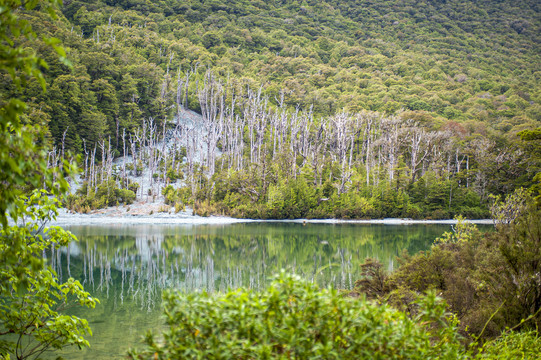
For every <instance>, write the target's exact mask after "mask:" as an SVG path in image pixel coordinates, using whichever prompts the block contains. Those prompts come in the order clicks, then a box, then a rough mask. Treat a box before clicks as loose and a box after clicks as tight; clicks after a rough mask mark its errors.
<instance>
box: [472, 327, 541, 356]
mask: <svg viewBox="0 0 541 360" xmlns="http://www.w3.org/2000/svg"><path fill="white" fill-rule="evenodd" d="M539 349H541V338H539V334H538V333H537V332H535V331H525V332H510V333H506V334H504V335H502V336H500V337H499V338H497V339H496V340H493V341H489V342H487V343H485V345H484V346H483V349H482V352H481V353H480V354H478V355H477V357H476V359H536V358H538V356H539Z"/></svg>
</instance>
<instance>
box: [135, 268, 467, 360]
mask: <svg viewBox="0 0 541 360" xmlns="http://www.w3.org/2000/svg"><path fill="white" fill-rule="evenodd" d="M164 304H165V310H164V311H165V315H166V319H167V325H168V329H167V330H166V331H165V333H164V334H163V336H160V337H155V336H154V335H151V334H149V335H148V336H147V338H146V348H145V349H144V350H143V351H139V352H138V351H132V352H131V353H130V356H131V358H133V359H148V358H153V359H156V358H159V359H270V358H273V359H315V358H318V359H397V358H401V359H403V358H408V359H431V358H432V359H435V358H438V359H459V358H463V357H464V353H463V352H462V346H461V344H460V342H459V340H458V335H457V329H456V320H454V318H448V317H447V314H446V312H445V305H444V304H443V303H441V302H439V300H438V299H437V298H436V296H434V295H428V296H426V297H424V298H422V299H421V301H420V302H419V303H418V306H419V309H420V310H419V312H418V316H417V317H416V318H414V319H410V318H408V316H406V314H405V313H403V312H400V311H397V310H394V309H392V308H390V307H388V306H378V305H376V304H374V303H372V302H369V301H364V300H363V301H359V300H358V299H351V298H344V297H343V296H341V295H340V294H338V293H337V291H335V290H320V289H319V288H317V287H316V286H314V285H312V284H308V283H305V282H303V281H300V280H299V279H298V278H297V277H295V276H290V275H285V274H282V275H280V276H279V277H277V278H276V279H275V280H274V281H273V282H272V284H271V285H270V286H269V287H268V288H267V289H266V290H265V291H262V292H253V291H250V290H243V289H240V290H235V291H231V292H229V293H227V294H220V295H210V294H207V293H189V294H182V293H178V292H173V291H171V292H169V293H167V294H166V295H165V296H164ZM158 339H160V340H158Z"/></svg>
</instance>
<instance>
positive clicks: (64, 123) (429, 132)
mask: <svg viewBox="0 0 541 360" xmlns="http://www.w3.org/2000/svg"><path fill="white" fill-rule="evenodd" d="M22 16H24V17H25V18H26V19H28V20H29V21H30V23H31V24H32V25H33V26H34V29H35V30H37V31H38V33H43V34H48V35H54V36H55V37H56V38H58V39H60V40H61V42H62V44H63V45H64V47H65V49H66V52H67V55H66V57H67V59H68V60H69V62H71V65H72V66H71V67H68V66H66V65H65V64H62V62H61V61H59V60H58V59H56V58H55V57H54V54H53V50H51V49H50V48H49V47H47V46H45V44H44V45H43V46H42V47H39V48H38V49H37V51H38V52H39V54H40V55H41V56H43V57H44V59H45V60H46V61H47V62H48V64H49V66H48V68H44V69H43V73H44V77H45V80H46V82H47V85H48V89H49V90H48V92H47V93H45V94H43V93H42V92H41V91H40V87H39V84H38V83H37V82H35V81H34V82H33V81H30V82H29V83H28V86H26V87H25V88H24V89H23V90H18V89H17V88H15V87H13V86H12V85H11V83H10V82H9V78H8V77H4V79H5V80H4V81H2V90H1V91H2V93H3V94H4V96H14V95H17V96H22V97H24V99H26V100H27V102H28V104H29V106H30V108H31V111H29V112H28V115H27V121H29V122H31V123H41V124H47V127H48V129H49V139H50V142H51V144H52V145H53V146H54V148H52V150H51V153H50V163H51V165H56V164H58V161H59V159H61V158H63V157H66V156H67V153H68V151H69V152H70V153H71V154H72V155H73V154H81V155H82V156H81V158H80V160H79V165H80V167H81V169H82V170H83V177H82V181H83V182H84V186H83V187H82V188H81V189H79V192H78V195H77V196H74V197H72V198H71V199H70V200H69V201H68V204H67V205H68V207H70V208H71V209H73V210H76V211H82V212H86V211H89V210H90V209H93V208H100V207H104V206H111V205H116V204H119V203H129V202H131V201H133V200H134V199H135V198H136V197H137V198H140V199H143V198H146V199H156V197H160V196H162V195H163V196H165V198H166V202H167V203H168V204H170V206H171V207H170V210H169V211H173V208H174V209H176V211H179V210H180V209H183V208H184V206H186V205H188V206H192V207H193V208H194V210H195V212H196V213H198V214H201V215H208V214H213V213H214V214H226V215H231V216H237V217H253V218H299V217H311V218H321V217H339V218H374V217H411V218H427V217H429V218H449V217H453V216H455V215H457V214H463V215H465V216H467V217H470V218H480V217H486V216H488V207H487V204H489V202H490V199H489V195H491V194H494V195H502V194H506V193H509V192H511V191H512V190H513V189H515V188H516V187H520V186H526V187H528V186H532V185H533V184H534V182H535V181H534V180H533V178H534V176H535V175H536V174H537V173H538V172H539V168H540V156H539V149H538V148H536V147H535V144H533V145H532V142H527V141H523V140H522V139H521V137H520V136H517V134H522V135H523V137H524V135H528V133H529V132H530V131H531V130H532V129H536V128H538V127H539V126H540V121H541V98H540V96H541V94H540V92H539V89H540V88H541V87H540V86H539V67H538V64H539V63H540V52H539V42H540V38H539V37H540V35H539V34H540V31H539V29H540V26H539V25H540V17H539V3H538V2H536V1H519V2H512V1H500V2H491V1H482V2H479V1H476V2H472V1H465V0H464V1H413V0H412V1H382V2H370V1H302V2H298V1H274V2H272V3H265V2H246V1H227V2H216V1H186V2H182V3H181V2H177V1H169V0H166V1H159V2H150V1H122V2H113V1H67V2H65V3H64V5H63V7H62V14H61V16H60V17H59V18H58V19H57V20H55V21H51V20H50V19H46V18H45V14H42V13H40V12H32V13H27V14H24V15H22ZM21 45H22V46H24V44H21ZM191 111H195V112H196V114H195V115H194V114H193V113H192V112H191ZM190 115H191V116H190ZM526 137H527V136H526ZM143 169H145V170H146V171H143ZM143 174H145V175H143ZM168 185H171V186H170V187H167V186H168Z"/></svg>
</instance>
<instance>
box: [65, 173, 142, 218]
mask: <svg viewBox="0 0 541 360" xmlns="http://www.w3.org/2000/svg"><path fill="white" fill-rule="evenodd" d="M135 185H136V184H134V183H132V184H130V187H131V188H132V189H135V191H137V187H136V186H135ZM135 197H136V196H135V193H134V192H133V191H132V190H130V189H121V188H119V187H118V184H117V182H116V181H115V180H114V179H109V180H107V181H104V182H103V183H101V184H100V185H98V186H97V187H96V188H89V187H88V183H86V182H85V183H84V184H83V185H82V186H81V187H80V188H79V189H78V190H77V192H76V194H72V195H68V197H67V199H66V201H65V206H66V208H68V209H69V210H72V211H76V212H82V213H86V212H88V211H89V210H95V209H102V208H105V207H108V206H117V205H119V204H124V205H130V204H132V203H133V202H134V201H135Z"/></svg>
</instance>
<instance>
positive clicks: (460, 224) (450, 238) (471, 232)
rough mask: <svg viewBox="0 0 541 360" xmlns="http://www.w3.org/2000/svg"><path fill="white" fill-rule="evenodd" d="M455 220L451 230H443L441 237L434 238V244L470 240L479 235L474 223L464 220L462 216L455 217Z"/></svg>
mask: <svg viewBox="0 0 541 360" xmlns="http://www.w3.org/2000/svg"><path fill="white" fill-rule="evenodd" d="M455 220H456V221H457V223H456V225H455V226H453V228H452V230H453V232H447V231H446V232H444V233H443V235H442V236H441V237H439V238H437V239H436V240H434V244H436V245H437V244H450V243H461V242H471V241H474V239H476V238H478V237H479V236H480V233H479V230H478V229H477V226H476V225H475V224H473V223H471V222H469V221H466V219H465V218H464V217H462V216H457V217H455Z"/></svg>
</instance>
